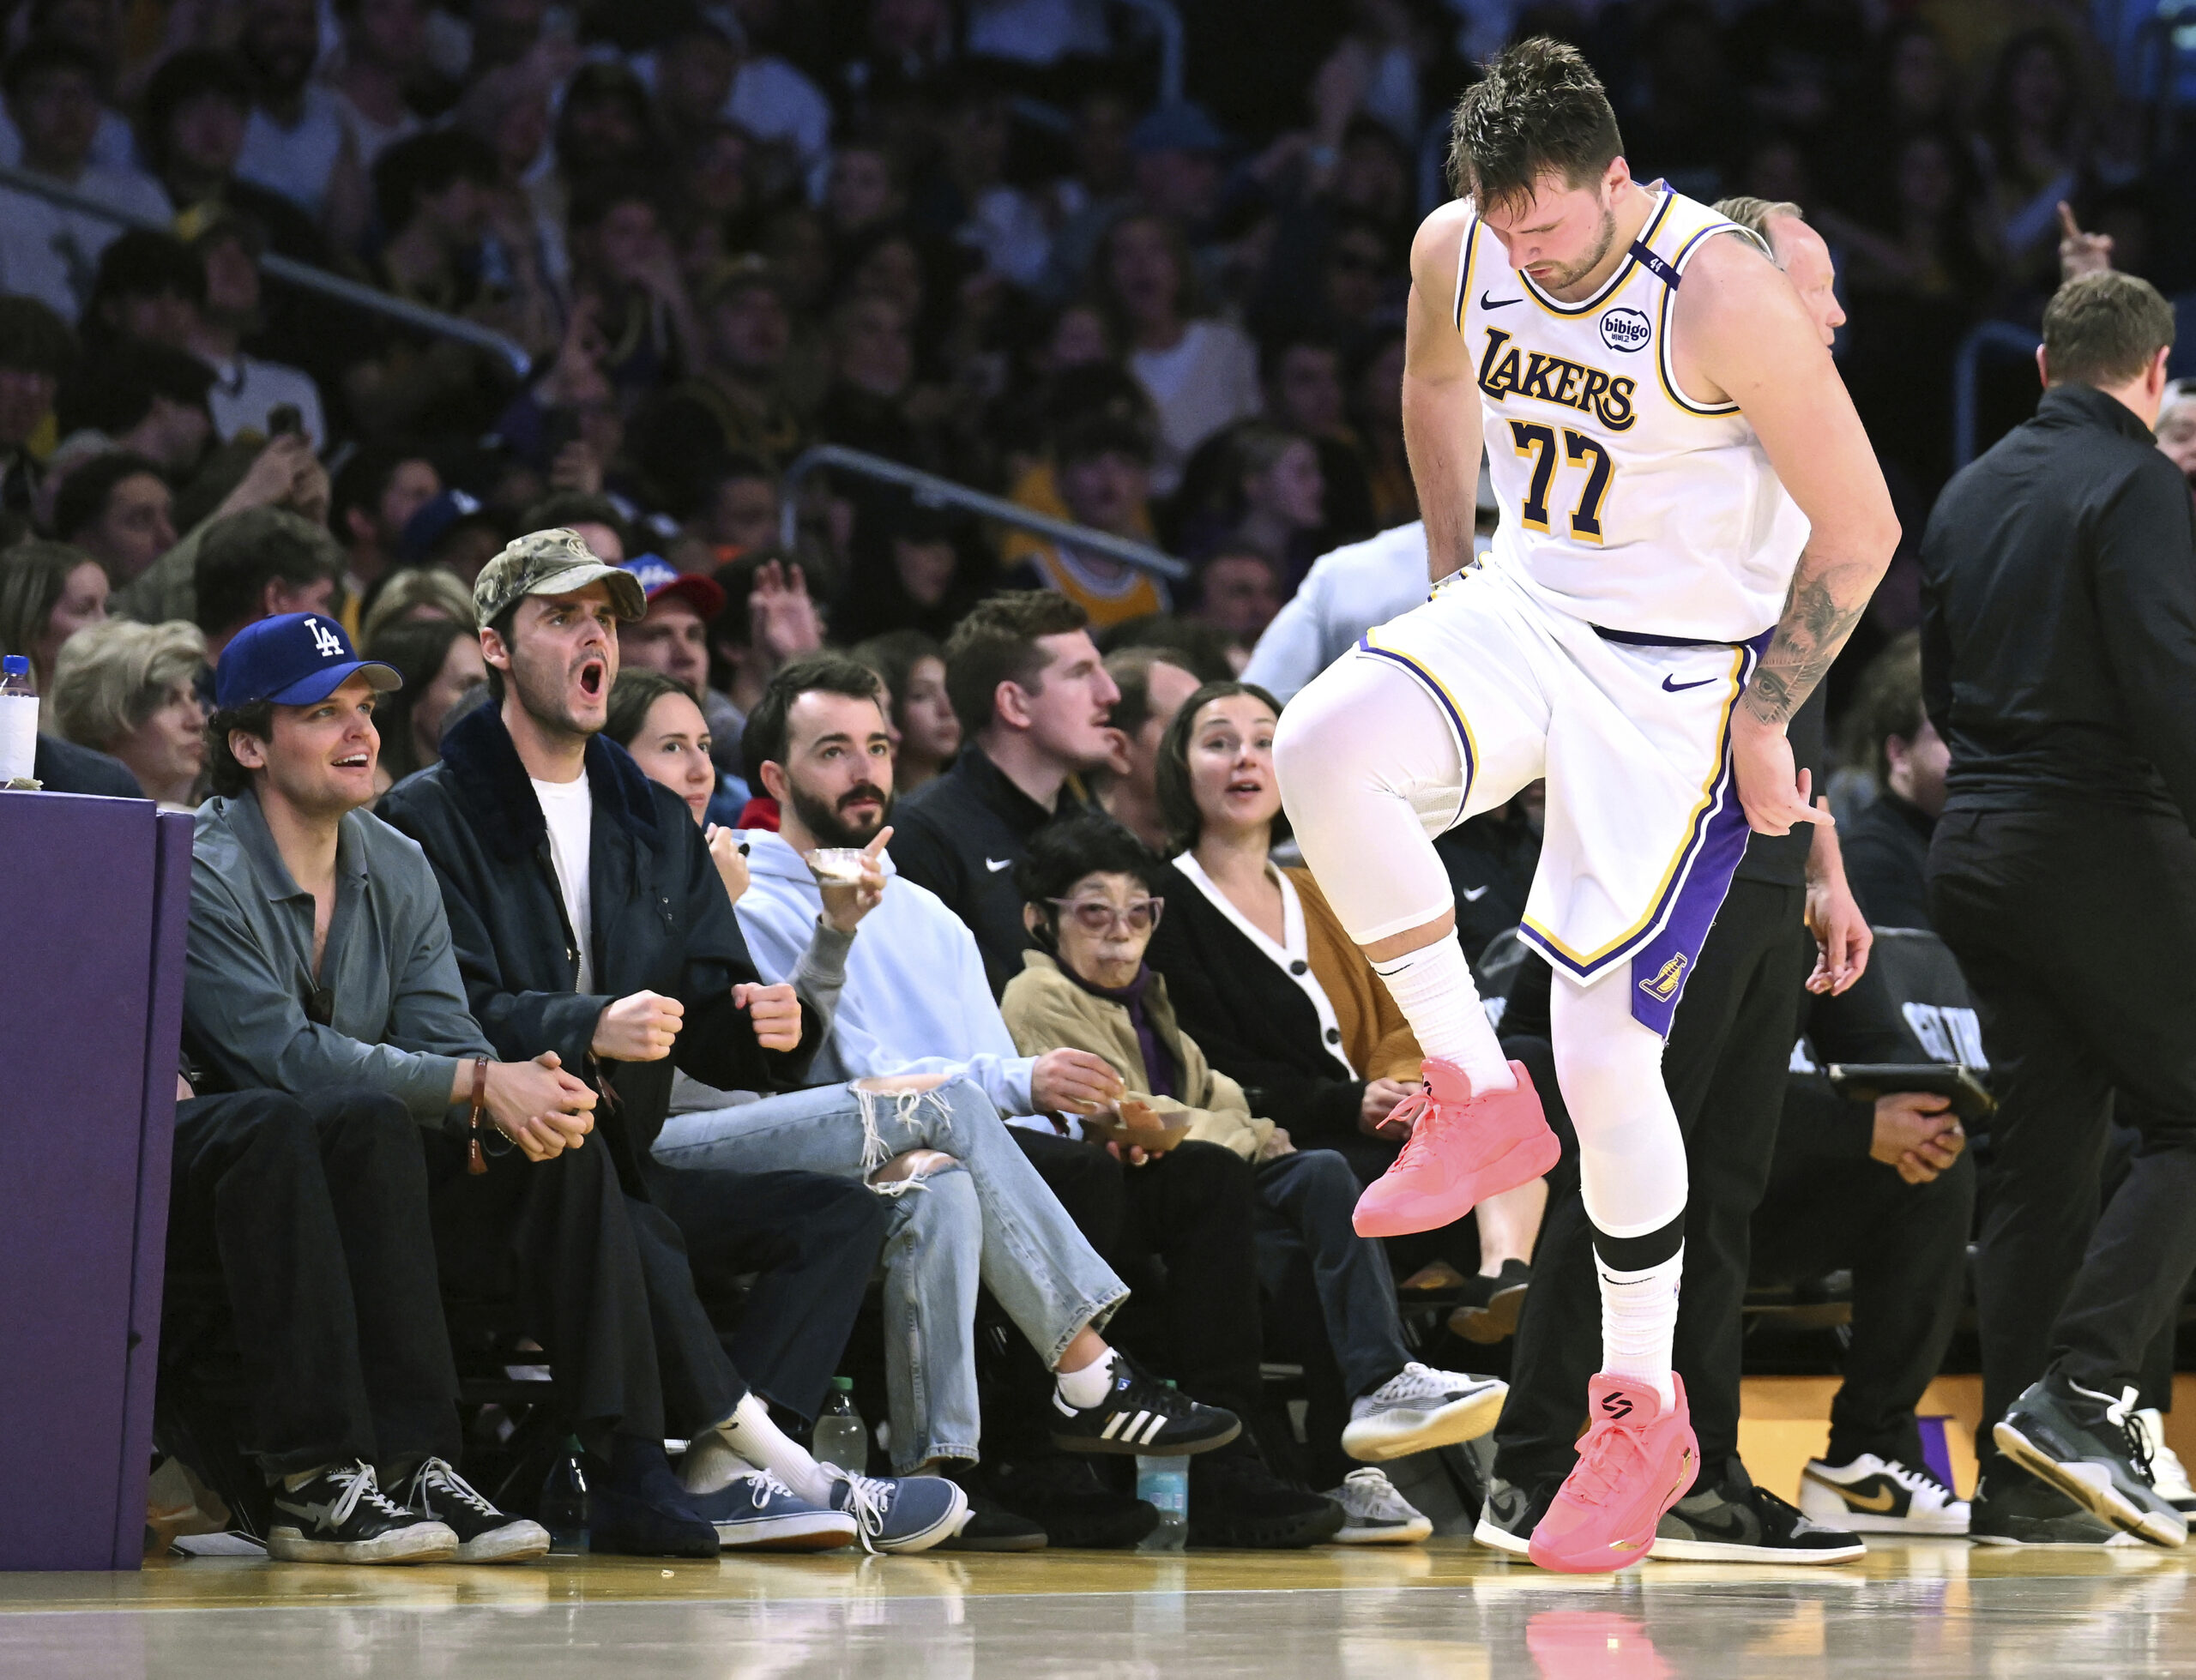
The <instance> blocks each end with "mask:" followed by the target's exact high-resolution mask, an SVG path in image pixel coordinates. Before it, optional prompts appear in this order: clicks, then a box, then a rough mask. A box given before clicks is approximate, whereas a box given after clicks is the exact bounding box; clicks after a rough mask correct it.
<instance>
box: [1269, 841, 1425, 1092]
mask: <svg viewBox="0 0 2196 1680" xmlns="http://www.w3.org/2000/svg"><path fill="white" fill-rule="evenodd" d="M1288 878H1289V879H1290V880H1291V881H1293V882H1295V883H1296V896H1297V897H1298V898H1299V899H1300V900H1302V901H1303V905H1304V943H1305V945H1306V948H1307V953H1306V954H1307V955H1308V956H1309V957H1310V959H1311V963H1312V977H1313V978H1316V979H1317V980H1318V983H1319V987H1320V990H1322V991H1324V992H1325V993H1326V994H1327V1002H1329V1003H1331V1004H1333V1005H1334V1006H1335V1024H1336V1026H1338V1027H1341V1028H1342V1052H1343V1054H1345V1055H1346V1056H1348V1057H1349V1065H1350V1066H1351V1067H1353V1068H1354V1069H1357V1070H1358V1072H1360V1074H1362V1075H1365V1077H1366V1078H1367V1079H1398V1080H1401V1081H1403V1083H1404V1084H1406V1085H1409V1084H1413V1083H1415V1081H1417V1079H1418V1076H1419V1070H1420V1064H1421V1062H1422V1061H1423V1060H1424V1058H1425V1052H1424V1051H1421V1049H1419V1047H1418V1040H1417V1039H1416V1038H1415V1037H1414V1036H1413V1035H1412V1033H1411V1030H1410V1023H1409V1021H1405V1020H1404V1019H1403V1011H1402V1010H1401V1009H1397V1007H1396V1000H1395V999H1394V998H1392V997H1390V996H1389V995H1388V989H1387V987H1386V986H1385V985H1381V983H1380V977H1379V975H1378V974H1375V973H1374V972H1372V964H1371V963H1369V962H1367V961H1366V960H1365V953H1364V952H1363V951H1362V950H1360V949H1359V948H1358V946H1357V942H1356V941H1354V939H1352V938H1351V937H1350V936H1349V935H1348V933H1347V932H1345V931H1344V930H1343V928H1342V918H1340V917H1339V916H1337V915H1336V914H1335V912H1334V906H1332V905H1330V904H1329V903H1328V902H1327V899H1326V894H1324V893H1322V892H1321V891H1320V890H1319V883H1318V882H1316V881H1314V880H1312V871H1311V870H1306V869H1293V870H1289V871H1288Z"/></svg>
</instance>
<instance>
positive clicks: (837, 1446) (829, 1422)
mask: <svg viewBox="0 0 2196 1680" xmlns="http://www.w3.org/2000/svg"><path fill="white" fill-rule="evenodd" d="M816 1456H817V1459H818V1460H821V1461H822V1462H823V1463H825V1464H836V1465H837V1466H839V1468H840V1469H842V1470H843V1471H845V1472H848V1474H849V1475H854V1476H866V1475H867V1474H868V1473H869V1426H868V1425H867V1424H865V1423H863V1422H862V1420H861V1413H860V1412H857V1411H855V1410H854V1378H852V1377H851V1376H835V1377H833V1378H832V1379H831V1394H830V1398H829V1399H828V1400H825V1401H824V1402H823V1416H822V1417H820V1418H817V1420H816Z"/></svg>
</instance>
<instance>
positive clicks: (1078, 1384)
mask: <svg viewBox="0 0 2196 1680" xmlns="http://www.w3.org/2000/svg"><path fill="white" fill-rule="evenodd" d="M1053 1381H1054V1382H1057V1383H1058V1384H1059V1391H1060V1398H1061V1399H1062V1400H1065V1401H1066V1402H1067V1403H1068V1404H1069V1405H1070V1406H1073V1407H1074V1408H1075V1409H1076V1410H1077V1412H1087V1411H1089V1409H1090V1408H1091V1407H1092V1406H1095V1405H1097V1404H1098V1402H1099V1401H1101V1400H1104V1399H1105V1398H1106V1395H1107V1393H1108V1392H1109V1391H1110V1390H1111V1389H1112V1388H1113V1349H1111V1348H1110V1347H1109V1348H1107V1350H1106V1352H1104V1353H1102V1354H1101V1355H1100V1356H1099V1357H1098V1358H1095V1359H1093V1360H1092V1361H1091V1362H1090V1363H1089V1364H1087V1365H1085V1366H1084V1367H1083V1369H1082V1370H1064V1371H1060V1372H1058V1373H1056V1374H1055V1376H1054V1377H1053Z"/></svg>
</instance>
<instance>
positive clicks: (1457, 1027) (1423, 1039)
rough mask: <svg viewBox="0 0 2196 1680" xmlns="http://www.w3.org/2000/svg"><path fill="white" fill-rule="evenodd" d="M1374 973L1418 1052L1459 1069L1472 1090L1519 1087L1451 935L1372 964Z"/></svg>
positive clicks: (1477, 989)
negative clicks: (1412, 1038) (1386, 992)
mask: <svg viewBox="0 0 2196 1680" xmlns="http://www.w3.org/2000/svg"><path fill="white" fill-rule="evenodd" d="M1372 972H1374V973H1376V974H1378V975H1379V977H1380V978H1381V980H1382V981H1383V982H1384V983H1385V985H1386V986H1387V988H1388V995H1389V996H1390V997H1393V998H1394V999H1395V1000H1396V1007H1397V1009H1401V1010H1402V1011H1403V1019H1404V1020H1405V1021H1409V1023H1410V1030H1411V1032H1412V1033H1413V1034H1414V1035H1415V1037H1416V1038H1417V1039H1418V1047H1419V1048H1420V1049H1421V1050H1422V1051H1425V1052H1426V1053H1427V1055H1428V1056H1438V1057H1440V1058H1441V1059H1442V1060H1443V1061H1444V1062H1453V1063H1456V1064H1457V1066H1458V1067H1460V1068H1462V1069H1463V1070H1464V1074H1465V1076H1466V1077H1467V1078H1469V1080H1470V1081H1471V1082H1472V1090H1473V1091H1474V1092H1475V1093H1478V1092H1481V1091H1511V1090H1515V1089H1516V1088H1517V1075H1514V1074H1512V1073H1511V1071H1510V1060H1509V1058H1508V1057H1505V1056H1504V1055H1503V1053H1502V1045H1501V1042H1500V1041H1499V1039H1496V1038H1495V1036H1494V1029H1493V1027H1490V1026H1488V1025H1487V1011H1486V1010H1485V1009H1482V1008H1481V1005H1480V1001H1479V988H1478V987H1477V986H1475V985H1473V984H1472V971H1471V966H1470V965H1469V964H1468V963H1467V962H1466V961H1465V960H1464V948H1463V946H1462V945H1460V944H1458V943H1457V936H1456V935H1455V934H1454V933H1449V934H1445V935H1444V936H1442V937H1441V938H1439V939H1437V940H1435V941H1434V942H1433V943H1432V944H1431V945H1423V946H1421V947H1420V948H1418V949H1417V950H1415V951H1406V952H1405V953H1404V954H1403V955H1401V956H1399V957H1391V958H1390V959H1389V960H1386V961H1385V962H1376V963H1374V964H1373V965H1372Z"/></svg>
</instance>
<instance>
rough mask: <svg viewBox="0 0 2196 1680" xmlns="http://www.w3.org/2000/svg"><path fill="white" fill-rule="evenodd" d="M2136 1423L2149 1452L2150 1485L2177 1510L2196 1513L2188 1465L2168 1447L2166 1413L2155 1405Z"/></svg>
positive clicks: (2195, 1495)
mask: <svg viewBox="0 0 2196 1680" xmlns="http://www.w3.org/2000/svg"><path fill="white" fill-rule="evenodd" d="M2134 1424H2135V1427H2136V1428H2137V1429H2138V1430H2140V1431H2141V1432H2142V1436H2143V1445H2144V1446H2145V1447H2146V1448H2149V1449H2150V1454H2151V1486H2152V1487H2154V1488H2156V1489H2157V1490H2158V1497H2159V1498H2161V1499H2163V1500H2164V1501H2165V1502H2166V1503H2167V1504H2169V1505H2170V1506H2172V1507H2173V1508H2174V1509H2175V1510H2176V1511H2187V1512H2190V1513H2192V1514H2196V1487H2191V1486H2190V1485H2189V1483H2188V1469H2187V1466H2185V1465H2184V1464H2182V1463H2181V1454H2178V1453H2176V1452H2175V1451H2174V1450H2173V1448H2170V1447H2169V1446H2167V1445H2166V1444H2165V1413H2164V1412H2161V1411H2159V1410H2158V1409H2157V1407H2156V1406H2145V1407H2144V1408H2143V1409H2142V1410H2141V1411H2140V1412H2137V1413H2136V1414H2135V1416H2134Z"/></svg>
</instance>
